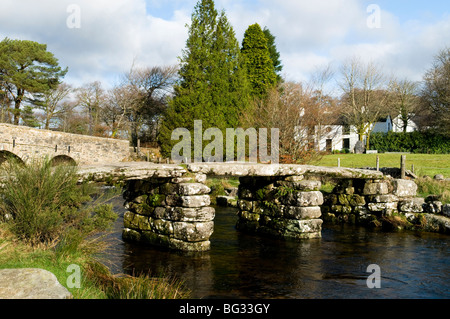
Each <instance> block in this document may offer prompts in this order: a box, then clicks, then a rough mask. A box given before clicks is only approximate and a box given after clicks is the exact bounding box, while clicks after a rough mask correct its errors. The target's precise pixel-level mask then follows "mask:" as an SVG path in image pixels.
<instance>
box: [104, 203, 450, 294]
mask: <svg viewBox="0 0 450 319" xmlns="http://www.w3.org/2000/svg"><path fill="white" fill-rule="evenodd" d="M114 204H115V211H116V212H118V214H119V218H118V220H117V222H116V224H115V228H114V232H113V234H112V235H111V240H112V243H113V246H112V249H111V250H110V251H109V252H108V254H109V255H108V256H107V258H106V259H107V260H108V266H109V267H110V268H111V270H112V271H113V272H115V273H121V272H123V273H128V274H138V273H142V272H143V273H151V274H153V275H158V274H164V275H169V276H175V277H176V278H179V279H182V280H184V283H185V286H186V287H187V288H188V289H190V290H191V298H194V299H197V298H204V299H213V298H227V299H228V298H239V299H244V298H251V299H255V298H258V299H275V298H282V299H300V298H302V299H303V298H315V299H328V298H358V299H360V298H370V299H397V298H400V299H406V298H408V299H411V298H412V299H431V298H433V299H436V298H440V299H441V298H445V299H447V298H450V249H449V242H450V241H449V239H450V238H449V236H448V235H443V234H434V233H419V232H411V231H401V232H385V231H381V230H373V229H367V228H363V227H357V226H348V225H346V226H328V225H324V226H323V230H322V238H321V239H313V240H304V241H300V242H297V241H282V240H277V239H272V238H264V237H260V236H255V235H249V234H244V233H241V232H238V231H237V230H236V229H235V227H234V225H235V223H236V218H237V217H236V209H233V208H223V207H217V208H216V218H215V229H214V234H213V235H212V237H211V250H210V251H208V252H203V253H183V252H173V251H166V250H161V249H158V248H153V247H145V246H141V245H138V244H133V243H126V242H123V241H122V238H121V232H122V227H123V213H124V211H125V210H124V208H123V207H122V200H121V199H116V200H114ZM373 264H375V265H377V266H378V267H379V273H378V274H380V275H381V277H380V281H379V282H380V288H372V289H371V288H369V287H368V284H367V283H368V281H369V282H374V281H373V280H372V278H373V276H375V275H377V273H372V271H373V270H372V271H370V272H368V266H369V265H373ZM369 276H371V277H370V278H369Z"/></svg>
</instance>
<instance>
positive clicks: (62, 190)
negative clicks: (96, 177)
mask: <svg viewBox="0 0 450 319" xmlns="http://www.w3.org/2000/svg"><path fill="white" fill-rule="evenodd" d="M3 173H4V178H5V180H4V185H3V188H2V189H1V192H0V194H1V197H2V199H3V200H2V201H1V203H0V214H1V215H3V216H9V218H8V224H9V225H10V229H11V231H12V232H13V233H14V234H15V235H16V236H17V237H18V238H19V239H21V240H24V241H26V242H29V243H30V244H32V245H35V244H39V243H52V242H57V241H58V239H60V238H64V237H67V236H69V237H71V238H72V239H74V238H75V234H74V233H73V232H75V231H78V232H80V234H79V236H80V237H85V236H86V235H87V234H90V233H92V231H94V230H95V229H99V230H103V229H105V227H106V226H105V224H108V222H109V221H111V220H112V219H113V216H112V215H111V207H105V206H103V207H102V206H98V207H93V206H86V205H84V206H83V204H84V203H86V202H88V201H90V200H91V197H90V196H89V194H87V193H86V191H87V190H88V189H89V188H86V187H80V186H79V185H77V182H78V176H77V174H76V167H73V166H66V165H64V166H56V167H52V163H51V162H50V161H48V160H43V161H32V162H31V163H29V164H28V165H26V166H25V165H23V164H18V163H11V165H8V166H7V167H6V168H5V169H4V171H3ZM116 217H117V216H116ZM74 242H77V241H74Z"/></svg>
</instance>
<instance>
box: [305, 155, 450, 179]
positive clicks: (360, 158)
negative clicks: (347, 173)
mask: <svg viewBox="0 0 450 319" xmlns="http://www.w3.org/2000/svg"><path fill="white" fill-rule="evenodd" d="M401 155H402V154H397V153H396V154H332V155H325V156H323V157H322V158H321V159H320V160H318V161H315V162H313V163H311V164H312V165H318V166H331V167H333V166H334V167H336V166H337V163H338V158H339V159H340V161H341V167H350V168H361V167H376V159H377V156H379V158H380V167H400V156H401ZM403 155H406V168H407V169H411V165H414V171H415V173H416V174H417V175H419V176H424V175H428V176H431V177H433V176H434V175H436V174H442V175H444V177H446V178H449V177H450V154H439V155H434V154H403Z"/></svg>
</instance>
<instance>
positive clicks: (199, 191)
mask: <svg viewBox="0 0 450 319" xmlns="http://www.w3.org/2000/svg"><path fill="white" fill-rule="evenodd" d="M210 192H211V189H210V188H209V187H208V186H206V185H205V184H201V183H181V184H178V194H179V195H205V194H209V193H210Z"/></svg>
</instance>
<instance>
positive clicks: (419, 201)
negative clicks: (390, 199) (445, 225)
mask: <svg viewBox="0 0 450 319" xmlns="http://www.w3.org/2000/svg"><path fill="white" fill-rule="evenodd" d="M424 203H425V199H424V198H420V197H414V198H409V199H406V200H402V201H400V202H399V203H398V210H399V211H401V212H407V213H421V212H423V204H424Z"/></svg>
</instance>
